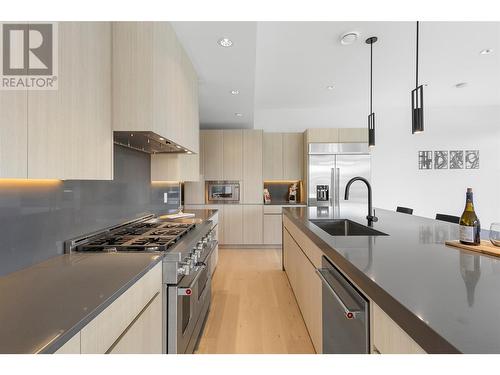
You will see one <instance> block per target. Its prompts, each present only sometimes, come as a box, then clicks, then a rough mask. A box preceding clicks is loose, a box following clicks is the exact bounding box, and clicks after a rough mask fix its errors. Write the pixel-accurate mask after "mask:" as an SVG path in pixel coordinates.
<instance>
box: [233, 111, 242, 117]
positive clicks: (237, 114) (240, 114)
mask: <svg viewBox="0 0 500 375" xmlns="http://www.w3.org/2000/svg"><path fill="white" fill-rule="evenodd" d="M234 115H235V116H236V117H243V113H239V112H236V113H235V114H234Z"/></svg>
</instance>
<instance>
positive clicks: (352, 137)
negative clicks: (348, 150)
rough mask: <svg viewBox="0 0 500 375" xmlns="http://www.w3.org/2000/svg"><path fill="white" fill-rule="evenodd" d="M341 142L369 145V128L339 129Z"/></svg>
mask: <svg viewBox="0 0 500 375" xmlns="http://www.w3.org/2000/svg"><path fill="white" fill-rule="evenodd" d="M339 142H341V143H367V142H368V129H367V128H341V129H339Z"/></svg>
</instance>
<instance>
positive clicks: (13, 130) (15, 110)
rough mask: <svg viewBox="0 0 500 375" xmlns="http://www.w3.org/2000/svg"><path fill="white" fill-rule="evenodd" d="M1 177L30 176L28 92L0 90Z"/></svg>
mask: <svg viewBox="0 0 500 375" xmlns="http://www.w3.org/2000/svg"><path fill="white" fill-rule="evenodd" d="M0 113H1V115H0V178H27V177H28V161H27V157H28V92H27V91H26V90H23V91H0Z"/></svg>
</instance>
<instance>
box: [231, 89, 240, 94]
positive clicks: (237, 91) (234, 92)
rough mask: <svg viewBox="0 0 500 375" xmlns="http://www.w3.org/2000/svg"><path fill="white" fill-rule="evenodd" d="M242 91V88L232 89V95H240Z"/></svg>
mask: <svg viewBox="0 0 500 375" xmlns="http://www.w3.org/2000/svg"><path fill="white" fill-rule="evenodd" d="M239 93H240V90H231V94H232V95H238V94H239Z"/></svg>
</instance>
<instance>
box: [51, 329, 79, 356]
mask: <svg viewBox="0 0 500 375" xmlns="http://www.w3.org/2000/svg"><path fill="white" fill-rule="evenodd" d="M55 354H80V332H78V333H77V334H76V335H74V336H73V337H72V338H70V339H69V340H68V341H67V342H66V343H65V344H64V345H63V346H61V347H60V348H59V349H57V351H56V352H55Z"/></svg>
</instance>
